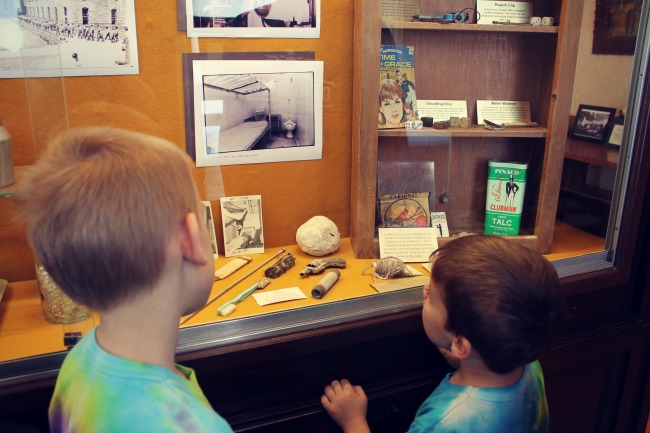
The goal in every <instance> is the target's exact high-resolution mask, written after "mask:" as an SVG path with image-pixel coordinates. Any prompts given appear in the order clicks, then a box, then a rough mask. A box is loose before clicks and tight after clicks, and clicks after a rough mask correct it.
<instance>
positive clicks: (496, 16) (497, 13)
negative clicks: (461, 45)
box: [476, 0, 533, 25]
mask: <svg viewBox="0 0 650 433" xmlns="http://www.w3.org/2000/svg"><path fill="white" fill-rule="evenodd" d="M476 10H477V12H478V13H479V17H480V19H479V21H478V24H489V25H492V24H528V20H529V19H530V17H531V16H532V15H533V4H532V3H531V2H520V1H488V0H477V1H476Z"/></svg>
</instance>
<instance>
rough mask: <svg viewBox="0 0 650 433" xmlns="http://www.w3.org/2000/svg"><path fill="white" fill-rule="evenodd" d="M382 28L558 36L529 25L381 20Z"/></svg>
mask: <svg viewBox="0 0 650 433" xmlns="http://www.w3.org/2000/svg"><path fill="white" fill-rule="evenodd" d="M381 26H382V28H385V29H408V30H438V31H458V32H499V33H535V34H539V33H541V34H558V33H559V27H558V26H531V25H529V24H456V23H450V24H441V23H429V22H422V21H399V20H390V19H382V21H381Z"/></svg>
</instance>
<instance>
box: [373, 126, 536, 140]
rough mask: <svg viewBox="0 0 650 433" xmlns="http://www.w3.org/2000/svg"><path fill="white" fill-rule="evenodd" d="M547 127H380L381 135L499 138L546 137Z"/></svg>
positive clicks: (379, 133)
mask: <svg viewBox="0 0 650 433" xmlns="http://www.w3.org/2000/svg"><path fill="white" fill-rule="evenodd" d="M546 133H547V129H546V128H543V127H532V128H506V129H503V130H501V131H493V130H489V129H485V128H484V127H483V126H473V127H471V128H458V127H453V128H447V129H433V128H430V127H428V128H427V127H425V128H422V129H414V130H406V129H380V130H379V131H378V133H377V134H378V136H379V137H428V136H433V137H444V136H449V137H474V138H480V137H489V138H492V137H499V138H546Z"/></svg>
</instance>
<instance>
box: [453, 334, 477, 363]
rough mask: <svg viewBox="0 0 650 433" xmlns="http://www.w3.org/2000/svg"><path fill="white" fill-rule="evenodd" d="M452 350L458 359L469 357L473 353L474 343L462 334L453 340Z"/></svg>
mask: <svg viewBox="0 0 650 433" xmlns="http://www.w3.org/2000/svg"><path fill="white" fill-rule="evenodd" d="M450 352H451V353H452V355H454V356H455V357H456V358H458V359H464V358H467V357H468V356H469V355H470V353H472V343H470V342H469V340H468V339H467V338H465V337H462V336H458V335H457V336H455V337H454V339H453V340H452V341H451V349H450Z"/></svg>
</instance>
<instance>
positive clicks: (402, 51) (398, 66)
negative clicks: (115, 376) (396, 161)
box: [378, 45, 419, 129]
mask: <svg viewBox="0 0 650 433" xmlns="http://www.w3.org/2000/svg"><path fill="white" fill-rule="evenodd" d="M379 101H380V102H379V107H378V109H379V112H378V122H379V123H378V126H379V128H380V129H386V128H404V125H405V124H406V122H407V121H409V120H418V119H419V117H418V108H417V99H416V97H415V63H414V55H413V47H411V46H405V45H382V46H381V48H380V62H379Z"/></svg>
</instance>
